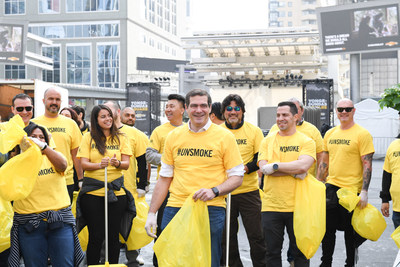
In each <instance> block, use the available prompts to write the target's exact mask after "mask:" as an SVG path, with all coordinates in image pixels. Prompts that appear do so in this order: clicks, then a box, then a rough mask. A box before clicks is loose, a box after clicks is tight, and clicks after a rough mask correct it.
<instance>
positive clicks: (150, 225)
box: [144, 212, 157, 238]
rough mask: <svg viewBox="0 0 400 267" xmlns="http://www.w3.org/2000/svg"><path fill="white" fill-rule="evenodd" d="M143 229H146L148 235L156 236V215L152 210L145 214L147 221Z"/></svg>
mask: <svg viewBox="0 0 400 267" xmlns="http://www.w3.org/2000/svg"><path fill="white" fill-rule="evenodd" d="M144 229H146V232H147V235H148V236H150V237H153V238H157V236H156V233H157V216H156V214H155V213H154V212H149V214H147V221H146V225H145V226H144Z"/></svg>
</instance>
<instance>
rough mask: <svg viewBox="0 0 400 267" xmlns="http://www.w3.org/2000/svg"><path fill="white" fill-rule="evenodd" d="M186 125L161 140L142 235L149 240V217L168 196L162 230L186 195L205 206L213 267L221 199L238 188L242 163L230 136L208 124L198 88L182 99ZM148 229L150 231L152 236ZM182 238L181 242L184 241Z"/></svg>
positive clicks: (207, 100)
mask: <svg viewBox="0 0 400 267" xmlns="http://www.w3.org/2000/svg"><path fill="white" fill-rule="evenodd" d="M185 101H186V110H187V113H188V116H189V118H190V120H189V122H188V124H187V126H183V127H179V128H177V129H175V130H174V131H172V132H171V133H170V134H169V135H168V137H167V138H166V140H165V151H164V153H163V156H162V159H161V161H162V167H161V170H160V178H159V179H158V181H157V184H156V186H155V188H154V192H153V196H152V199H151V204H150V209H149V214H148V218H147V222H146V231H147V234H148V235H149V236H152V237H155V235H154V229H155V228H156V227H157V223H156V217H155V213H156V212H157V210H158V209H159V207H160V206H161V204H162V202H163V200H164V199H165V197H166V195H167V193H168V191H169V192H170V197H169V199H168V204H167V207H166V208H165V210H164V215H163V220H162V228H165V227H166V226H167V224H168V223H169V222H170V221H171V220H172V218H173V217H174V216H175V214H176V213H177V212H178V211H179V209H180V208H181V207H182V205H183V203H184V202H185V200H186V198H188V197H189V196H190V195H191V194H192V193H194V195H193V199H194V200H197V201H204V202H206V203H207V206H208V212H209V219H210V234H211V262H212V264H211V266H212V267H219V266H220V258H221V255H222V251H221V239H222V231H223V228H224V225H225V206H226V203H225V199H224V198H225V197H224V195H226V194H228V193H229V192H231V191H233V190H234V189H236V188H237V187H239V186H240V185H241V183H242V180H243V164H242V159H241V157H240V153H239V149H238V146H237V145H236V140H235V137H234V136H233V134H232V133H230V132H229V131H227V130H225V129H223V128H222V127H220V126H218V125H216V124H213V123H212V122H211V120H210V119H209V114H210V110H211V97H210V95H209V94H208V93H207V92H206V91H204V90H201V89H194V90H191V91H189V92H188V93H187V95H186V100H185ZM152 230H153V231H152ZM182 238H185V237H184V236H183V237H182Z"/></svg>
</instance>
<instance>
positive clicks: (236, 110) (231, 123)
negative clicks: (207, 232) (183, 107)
mask: <svg viewBox="0 0 400 267" xmlns="http://www.w3.org/2000/svg"><path fill="white" fill-rule="evenodd" d="M222 110H223V112H224V113H223V116H224V118H225V123H224V124H222V125H221V126H222V127H223V128H225V129H228V130H229V131H230V132H231V133H233V135H234V136H235V138H236V143H237V145H238V147H239V151H240V155H241V157H242V160H243V163H244V170H245V174H244V177H243V183H242V185H241V186H240V187H238V188H236V189H235V190H234V191H233V192H232V198H231V218H230V227H231V228H230V229H231V231H230V237H229V240H230V241H229V266H243V264H242V261H241V260H240V254H239V244H238V239H237V233H238V230H239V224H238V217H239V214H240V215H241V217H242V220H243V226H244V228H245V229H246V234H247V239H248V240H249V244H250V255H251V261H252V263H253V266H255V267H257V266H260V267H261V266H265V265H266V262H265V252H266V250H265V243H264V238H263V233H262V227H261V199H260V193H259V190H258V188H259V185H258V174H257V170H258V166H257V159H258V149H259V147H260V143H261V141H262V140H263V138H264V135H263V133H262V131H261V129H260V128H258V127H256V126H254V125H253V124H251V123H249V122H245V121H244V113H245V111H246V110H245V104H244V102H243V99H242V98H241V97H240V96H239V95H237V94H230V95H228V96H227V97H225V99H224V100H223V101H222ZM224 249H225V242H223V250H224ZM224 254H225V253H224ZM223 262H224V261H223ZM223 265H225V264H223Z"/></svg>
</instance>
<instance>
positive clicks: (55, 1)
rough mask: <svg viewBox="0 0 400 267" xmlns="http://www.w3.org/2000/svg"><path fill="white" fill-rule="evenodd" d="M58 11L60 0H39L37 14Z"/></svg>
mask: <svg viewBox="0 0 400 267" xmlns="http://www.w3.org/2000/svg"><path fill="white" fill-rule="evenodd" d="M43 13H60V0H39V14H43Z"/></svg>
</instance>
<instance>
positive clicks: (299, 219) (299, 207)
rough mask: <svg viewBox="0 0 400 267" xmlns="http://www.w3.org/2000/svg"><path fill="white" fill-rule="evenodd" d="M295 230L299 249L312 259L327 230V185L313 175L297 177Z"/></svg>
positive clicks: (294, 214) (294, 213) (294, 215)
mask: <svg viewBox="0 0 400 267" xmlns="http://www.w3.org/2000/svg"><path fill="white" fill-rule="evenodd" d="M295 193H296V195H295V204H294V212H293V231H294V235H295V237H296V244H297V247H298V248H299V250H300V251H301V252H302V253H303V254H304V256H306V258H307V259H310V258H311V257H312V256H314V254H315V252H317V250H318V248H319V245H320V244H321V241H322V239H323V238H324V235H325V230H326V204H325V202H326V200H325V199H326V195H325V186H324V184H323V183H321V182H319V181H318V180H317V179H315V178H314V177H313V176H312V175H307V177H306V178H305V179H304V180H300V179H296V192H295Z"/></svg>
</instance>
